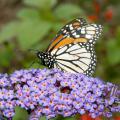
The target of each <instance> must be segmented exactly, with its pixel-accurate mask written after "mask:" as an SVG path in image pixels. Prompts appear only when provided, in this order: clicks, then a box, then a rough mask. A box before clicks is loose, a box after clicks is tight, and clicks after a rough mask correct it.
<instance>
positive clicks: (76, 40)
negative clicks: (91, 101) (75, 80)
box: [37, 18, 102, 75]
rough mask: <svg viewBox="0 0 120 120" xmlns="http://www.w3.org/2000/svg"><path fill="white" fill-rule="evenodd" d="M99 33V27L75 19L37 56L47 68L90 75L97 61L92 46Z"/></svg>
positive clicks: (100, 27)
mask: <svg viewBox="0 0 120 120" xmlns="http://www.w3.org/2000/svg"><path fill="white" fill-rule="evenodd" d="M101 31H102V26H101V25H96V24H88V23H87V22H86V21H85V20H84V19H83V18H77V19H75V20H73V21H71V22H69V23H68V24H66V25H65V26H64V27H63V28H62V29H61V30H60V31H59V32H58V33H57V35H56V37H55V38H54V39H53V40H52V42H51V43H50V45H49V46H48V48H47V50H46V52H38V53H37V56H38V58H39V59H41V61H42V63H43V65H45V66H47V67H48V68H58V69H61V70H63V71H67V72H72V73H77V72H78V73H83V74H86V75H92V74H93V73H94V70H95V67H96V61H97V60H96V54H95V51H94V45H95V43H96V41H97V39H98V38H99V36H100V34H101Z"/></svg>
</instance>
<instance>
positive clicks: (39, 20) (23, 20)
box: [0, 0, 120, 120]
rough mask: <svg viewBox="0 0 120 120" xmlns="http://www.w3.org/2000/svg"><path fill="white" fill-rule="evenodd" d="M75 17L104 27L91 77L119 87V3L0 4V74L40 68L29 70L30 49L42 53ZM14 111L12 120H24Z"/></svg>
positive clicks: (38, 0)
mask: <svg viewBox="0 0 120 120" xmlns="http://www.w3.org/2000/svg"><path fill="white" fill-rule="evenodd" d="M76 17H83V18H86V20H87V21H88V22H90V23H97V24H101V25H103V27H104V30H103V34H102V36H101V38H100V39H99V40H98V42H97V44H96V47H95V49H96V53H97V59H98V63H97V68H96V72H95V75H94V76H97V77H100V78H101V79H103V80H105V81H109V82H113V83H116V84H120V1H119V0H0V73H6V72H7V73H11V72H13V71H14V70H16V69H23V68H24V69H28V68H30V67H31V68H43V67H44V66H42V65H39V64H37V63H36V64H33V65H32V66H31V63H32V62H33V61H34V60H35V59H36V55H35V53H34V52H30V51H29V49H38V50H45V49H46V48H47V46H48V44H49V43H50V41H51V40H52V39H53V38H54V37H55V35H56V33H57V31H59V30H60V28H61V27H62V26H63V25H65V24H66V23H67V22H69V21H70V20H72V19H74V18H76ZM16 111H17V113H16V116H15V117H14V120H26V119H27V112H26V111H25V110H22V109H20V108H16ZM61 119H63V118H57V120H61ZM74 119H75V118H71V120H74ZM43 120H44V118H43ZM64 120H66V118H65V119H64ZM68 120H70V118H69V119H68Z"/></svg>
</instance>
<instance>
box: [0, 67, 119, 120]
mask: <svg viewBox="0 0 120 120" xmlns="http://www.w3.org/2000/svg"><path fill="white" fill-rule="evenodd" d="M115 87H116V88H117V86H116V85H114V84H112V83H109V82H107V83H105V82H104V81H102V80H100V79H99V78H93V77H87V76H85V75H83V74H79V73H76V74H72V73H67V72H62V71H60V70H58V69H51V70H48V69H42V70H41V69H30V70H18V71H15V72H14V73H12V74H10V75H7V74H0V114H1V116H3V117H6V118H8V119H9V120H11V119H12V117H13V116H14V115H15V111H14V109H15V107H16V106H20V107H21V108H24V109H26V110H27V111H28V112H29V113H30V118H29V120H39V118H40V117H41V116H43V115H45V116H46V119H50V118H53V117H55V116H56V115H62V116H64V117H67V116H72V115H75V114H76V113H79V114H81V115H82V114H85V113H88V114H89V115H91V117H92V118H95V117H97V116H101V115H102V116H106V117H111V116H112V113H113V112H120V104H119V103H120V90H118V89H116V92H115V94H112V93H114V92H113V88H115Z"/></svg>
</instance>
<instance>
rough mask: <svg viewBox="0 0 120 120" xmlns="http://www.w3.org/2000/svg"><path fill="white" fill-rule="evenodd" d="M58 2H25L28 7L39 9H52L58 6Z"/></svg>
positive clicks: (28, 0)
mask: <svg viewBox="0 0 120 120" xmlns="http://www.w3.org/2000/svg"><path fill="white" fill-rule="evenodd" d="M56 2H57V0H24V3H25V4H26V5H30V6H35V7H39V8H43V9H44V8H46V9H48V8H50V7H53V6H54V5H55V4H56Z"/></svg>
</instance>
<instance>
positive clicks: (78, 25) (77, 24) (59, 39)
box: [47, 18, 102, 52]
mask: <svg viewBox="0 0 120 120" xmlns="http://www.w3.org/2000/svg"><path fill="white" fill-rule="evenodd" d="M101 31H102V26H101V25H97V24H88V23H87V22H86V20H85V19H83V18H77V19H74V20H72V21H71V22H69V23H68V24H66V25H65V26H64V27H63V28H61V30H60V31H59V32H58V33H57V35H56V37H55V38H54V39H53V40H52V42H51V43H50V45H49V47H48V49H47V51H49V52H50V51H52V50H53V49H57V48H59V47H62V46H65V45H67V44H70V43H81V44H84V45H86V43H89V44H90V45H91V46H93V45H94V44H95V43H96V40H97V39H98V38H99V36H100V34H101Z"/></svg>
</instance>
